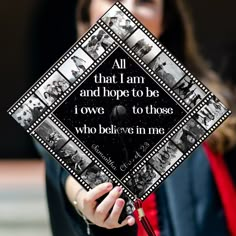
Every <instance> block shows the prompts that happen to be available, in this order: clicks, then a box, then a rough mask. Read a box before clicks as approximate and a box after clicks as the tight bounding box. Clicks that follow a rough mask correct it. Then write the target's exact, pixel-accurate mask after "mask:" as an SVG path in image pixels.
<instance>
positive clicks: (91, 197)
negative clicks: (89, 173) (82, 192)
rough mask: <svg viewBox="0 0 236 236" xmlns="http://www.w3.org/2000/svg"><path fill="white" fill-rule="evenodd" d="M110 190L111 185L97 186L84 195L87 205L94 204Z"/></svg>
mask: <svg viewBox="0 0 236 236" xmlns="http://www.w3.org/2000/svg"><path fill="white" fill-rule="evenodd" d="M111 189H112V183H103V184H99V185H98V186H96V187H95V188H93V189H91V190H90V191H89V192H88V193H87V194H86V199H85V201H86V202H87V203H91V202H95V201H96V200H97V199H98V198H100V197H101V196H103V195H104V194H106V193H108V192H109V191H110V190H111Z"/></svg>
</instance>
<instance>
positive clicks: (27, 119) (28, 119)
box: [12, 95, 47, 129]
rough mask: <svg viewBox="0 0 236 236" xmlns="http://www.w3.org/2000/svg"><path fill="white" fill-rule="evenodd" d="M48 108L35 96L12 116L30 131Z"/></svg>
mask: <svg viewBox="0 0 236 236" xmlns="http://www.w3.org/2000/svg"><path fill="white" fill-rule="evenodd" d="M46 109H47V108H46V106H45V104H44V103H43V102H41V101H40V100H39V99H38V98H37V97H36V96H35V95H32V96H30V97H29V98H28V99H27V100H26V101H25V102H24V103H23V104H22V105H21V106H20V107H19V108H18V109H17V110H16V111H15V112H14V114H13V115H12V116H13V118H14V119H15V120H16V121H17V122H18V123H19V124H20V125H21V126H22V127H24V128H25V129H28V128H29V127H30V126H31V125H32V124H33V123H34V122H35V121H36V120H37V119H38V118H39V117H40V116H41V114H42V113H43V112H44V111H45V110H46Z"/></svg>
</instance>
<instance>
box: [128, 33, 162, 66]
mask: <svg viewBox="0 0 236 236" xmlns="http://www.w3.org/2000/svg"><path fill="white" fill-rule="evenodd" d="M126 43H127V44H128V45H129V47H130V48H131V49H132V50H133V52H135V53H136V55H137V56H139V57H140V58H141V59H142V60H143V61H144V62H146V64H148V63H149V62H150V61H152V60H153V58H154V57H156V55H157V54H158V53H160V51H161V49H160V48H159V47H158V46H157V45H156V44H155V43H154V42H153V41H152V40H151V39H150V38H149V37H148V36H147V35H146V34H145V33H144V32H143V31H142V30H140V29H138V30H136V31H135V32H134V33H133V34H132V35H131V36H130V37H129V38H128V39H127V40H126Z"/></svg>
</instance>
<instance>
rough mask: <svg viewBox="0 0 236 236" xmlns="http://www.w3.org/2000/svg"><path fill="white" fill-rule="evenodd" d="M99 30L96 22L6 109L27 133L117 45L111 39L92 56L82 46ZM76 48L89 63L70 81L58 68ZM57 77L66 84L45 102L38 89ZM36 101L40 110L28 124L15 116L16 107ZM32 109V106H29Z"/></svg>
mask: <svg viewBox="0 0 236 236" xmlns="http://www.w3.org/2000/svg"><path fill="white" fill-rule="evenodd" d="M98 30H101V28H100V27H99V26H98V25H97V24H96V25H94V26H93V27H91V29H90V30H89V31H88V32H87V33H86V34H85V35H84V36H83V37H82V38H81V39H80V40H79V41H77V42H76V43H75V44H74V45H73V46H72V47H71V48H70V49H69V50H68V51H67V52H66V53H65V54H64V55H63V56H62V57H61V58H60V59H59V60H58V61H57V62H56V63H55V64H54V65H53V66H52V67H51V68H50V69H49V70H48V71H47V72H46V73H45V74H44V75H43V76H42V77H41V78H40V79H39V80H38V81H37V82H36V83H35V84H34V85H33V86H31V88H30V89H28V91H27V92H26V93H25V94H24V95H23V96H22V97H21V98H20V99H19V100H18V101H17V102H16V103H15V104H14V105H13V106H12V107H11V108H10V109H9V110H8V113H9V114H10V115H11V116H13V118H14V119H16V121H17V122H19V123H20V124H21V125H22V126H23V127H24V128H25V129H26V130H27V132H28V133H30V132H31V131H32V130H33V129H34V127H35V126H37V125H38V124H39V123H40V122H41V120H43V119H44V118H45V117H46V116H47V115H48V114H50V113H51V111H52V110H53V109H55V108H56V107H57V106H58V105H60V104H61V103H62V102H63V101H64V100H65V99H66V98H67V97H68V96H69V95H70V94H71V93H72V92H73V91H74V90H76V88H77V87H78V86H79V84H80V83H81V82H82V81H83V80H84V79H85V78H86V76H88V75H89V74H90V73H91V72H92V71H93V70H94V69H95V68H96V67H97V66H98V65H99V64H100V63H101V62H102V61H103V60H104V59H105V58H106V57H107V56H108V55H110V54H111V52H112V51H113V50H114V49H115V48H116V47H117V44H116V43H115V42H114V41H113V42H112V44H111V45H110V46H109V47H108V48H107V49H106V50H104V52H103V53H102V54H101V55H99V57H98V58H96V59H95V58H92V57H91V55H89V54H88V53H87V52H86V50H85V49H84V48H83V47H82V46H83V44H84V43H85V42H86V40H88V39H89V38H90V37H91V36H92V35H93V34H94V33H95V32H96V31H98ZM78 50H80V53H83V56H85V57H86V58H88V60H90V65H89V66H88V67H87V68H86V70H85V71H84V72H83V73H82V74H81V75H80V76H79V77H78V78H76V80H75V81H73V82H71V81H70V80H69V79H68V78H67V77H66V76H65V75H64V74H63V73H62V72H61V71H60V68H61V67H62V66H63V65H65V62H67V60H68V59H69V58H70V57H71V56H72V55H73V54H74V53H75V52H77V51H78ZM53 76H54V77H55V78H56V77H57V78H58V77H59V78H60V79H61V80H63V81H64V83H65V84H66V88H65V90H64V91H63V92H62V94H61V95H60V96H59V97H58V98H56V99H54V101H52V102H51V103H47V102H45V100H43V99H42V96H40V95H39V89H40V87H42V86H43V85H45V83H49V80H53V78H52V77H53ZM32 101H36V102H37V105H38V107H39V106H40V110H38V111H37V115H35V116H33V119H31V121H30V122H28V124H22V123H21V122H20V120H18V119H17V117H16V116H15V115H16V113H17V111H18V109H20V108H21V107H22V106H23V105H26V106H27V107H29V105H30V104H29V103H30V102H32ZM31 110H32V108H31Z"/></svg>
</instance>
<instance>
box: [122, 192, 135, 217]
mask: <svg viewBox="0 0 236 236" xmlns="http://www.w3.org/2000/svg"><path fill="white" fill-rule="evenodd" d="M121 198H123V199H124V200H125V212H126V214H127V215H132V214H133V212H134V210H135V207H134V203H133V201H132V200H131V199H130V198H129V197H128V196H127V195H126V194H124V193H122V195H121Z"/></svg>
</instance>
